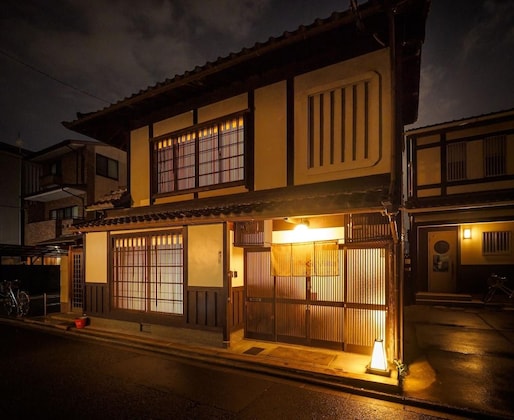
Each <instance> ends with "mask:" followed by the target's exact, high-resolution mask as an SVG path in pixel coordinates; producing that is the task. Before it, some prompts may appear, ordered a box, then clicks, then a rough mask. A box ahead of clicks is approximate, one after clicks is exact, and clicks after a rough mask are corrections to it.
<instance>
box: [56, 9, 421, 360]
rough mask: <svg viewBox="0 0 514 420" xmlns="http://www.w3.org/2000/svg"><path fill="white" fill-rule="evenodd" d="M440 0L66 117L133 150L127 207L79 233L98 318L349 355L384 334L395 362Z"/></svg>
mask: <svg viewBox="0 0 514 420" xmlns="http://www.w3.org/2000/svg"><path fill="white" fill-rule="evenodd" d="M386 3H387V4H388V5H389V6H385V4H386ZM427 12H428V1H424V0H408V1H399V2H397V1H392V2H382V1H370V2H368V3H366V4H363V5H360V6H359V7H358V8H357V9H355V10H348V11H346V12H343V13H334V14H332V16H330V17H329V18H327V19H324V20H321V19H320V20H317V21H316V22H314V23H313V24H312V25H309V26H302V27H300V28H298V29H297V30H296V31H294V32H286V33H284V34H282V35H281V36H279V37H277V38H270V39H269V40H268V41H267V42H265V43H262V44H255V45H254V46H253V47H251V48H246V49H243V50H242V51H240V52H238V53H234V54H230V55H229V56H227V57H225V58H219V59H217V60H216V61H215V62H209V63H206V64H205V65H203V66H200V67H196V68H195V69H193V70H192V71H188V72H185V73H184V74H182V75H177V76H175V77H173V78H172V79H170V80H166V81H164V82H163V83H159V84H157V85H155V86H153V87H149V88H147V89H146V90H144V91H141V92H139V93H137V94H135V95H133V96H131V97H129V98H126V99H123V100H120V101H119V102H118V103H115V104H113V105H111V106H109V107H107V108H105V109H102V110H99V111H97V112H95V113H91V114H87V115H79V116H78V118H77V119H76V120H75V121H72V122H67V123H65V125H66V127H68V128H70V129H72V130H75V131H78V132H80V133H83V134H86V135H88V136H91V137H93V138H97V139H100V140H102V141H104V142H107V143H110V144H112V145H115V146H118V147H123V148H126V149H127V151H128V154H129V162H130V171H129V177H130V182H129V191H130V195H131V199H132V203H133V204H132V206H131V208H128V209H122V210H112V211H107V214H106V216H105V217H104V218H102V219H100V220H96V221H91V222H89V223H85V224H83V225H82V226H81V227H80V230H81V232H83V233H85V237H86V238H85V244H86V248H85V249H86V261H85V267H86V311H87V313H88V314H92V315H93V314H94V315H98V316H104V317H111V318H118V319H124V320H133V321H137V322H154V323H164V324H168V325H177V326H181V327H187V328H198V329H208V330H214V331H219V332H220V344H221V342H223V343H224V344H225V345H227V346H228V345H230V340H231V334H232V333H233V332H234V331H236V330H241V329H243V331H244V336H245V337H251V338H256V339H263V340H270V341H280V342H289V343H298V344H303V345H308V346H327V347H332V348H337V349H341V350H345V351H369V349H370V348H371V346H372V345H373V342H374V340H375V339H377V338H378V339H383V340H385V343H386V345H387V349H388V356H389V357H390V358H392V357H395V356H396V355H397V354H398V352H399V351H400V350H399V347H400V346H399V341H400V339H401V334H400V328H399V319H400V314H399V311H398V307H399V305H400V304H401V302H400V301H399V299H398V296H399V294H398V290H399V282H400V281H401V279H400V276H399V272H400V270H398V268H397V263H398V261H399V260H401V258H399V255H401V252H400V251H399V249H400V244H399V241H398V228H397V222H398V217H397V209H398V207H399V198H400V193H401V186H400V182H401V176H400V174H401V159H400V155H401V145H402V139H403V129H402V127H403V124H406V123H410V122H413V121H414V120H415V119H416V116H417V105H418V84H419V66H420V53H421V45H422V41H423V38H424V25H425V20H426V16H427ZM301 227H303V228H304V231H303V233H302V231H301V230H300V229H299V228H301ZM294 228H296V229H294Z"/></svg>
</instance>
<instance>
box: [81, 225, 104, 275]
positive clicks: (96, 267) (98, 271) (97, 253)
mask: <svg viewBox="0 0 514 420" xmlns="http://www.w3.org/2000/svg"><path fill="white" fill-rule="evenodd" d="M84 243H85V248H84V251H85V253H84V255H85V259H86V264H85V281H86V283H107V274H108V271H107V256H108V249H107V232H91V233H87V234H86V238H85V241H84Z"/></svg>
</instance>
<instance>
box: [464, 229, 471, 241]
mask: <svg viewBox="0 0 514 420" xmlns="http://www.w3.org/2000/svg"><path fill="white" fill-rule="evenodd" d="M462 237H463V238H464V239H471V228H465V229H464V231H463V233H462Z"/></svg>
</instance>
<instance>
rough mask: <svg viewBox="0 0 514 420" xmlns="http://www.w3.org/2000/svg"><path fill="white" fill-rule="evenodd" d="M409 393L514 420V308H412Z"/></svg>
mask: <svg viewBox="0 0 514 420" xmlns="http://www.w3.org/2000/svg"><path fill="white" fill-rule="evenodd" d="M405 343H406V348H405V353H406V362H407V363H408V365H409V370H410V372H411V374H410V375H409V376H407V377H406V378H405V382H404V395H406V396H407V397H409V398H413V399H418V400H426V401H432V402H436V403H439V404H441V405H447V406H454V407H460V408H463V409H468V410H471V411H477V412H482V413H490V415H491V416H493V415H495V416H498V417H500V418H514V385H513V378H514V310H498V309H494V308H493V309H487V308H465V307H464V308H463V307H444V306H421V305H419V306H412V307H408V308H407V309H406V311H405Z"/></svg>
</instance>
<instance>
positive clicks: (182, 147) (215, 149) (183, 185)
mask: <svg viewBox="0 0 514 420" xmlns="http://www.w3.org/2000/svg"><path fill="white" fill-rule="evenodd" d="M244 142H245V123H244V116H243V115H236V116H233V117H227V118H224V119H223V120H219V121H217V122H214V123H209V124H207V125H202V126H198V127H194V128H191V129H189V130H187V131H185V132H181V133H177V134H172V135H170V136H167V137H165V138H161V139H159V140H157V141H155V142H154V143H153V150H154V167H155V168H156V169H155V170H156V181H155V192H156V193H158V194H160V193H170V192H174V191H184V190H190V189H195V188H201V187H207V186H213V185H218V184H226V183H231V182H237V181H243V180H244Z"/></svg>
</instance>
